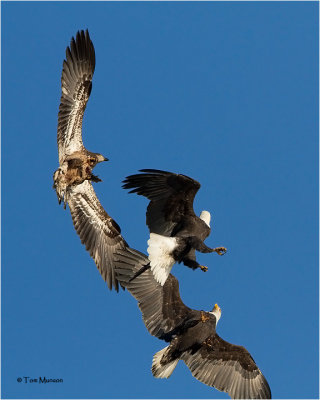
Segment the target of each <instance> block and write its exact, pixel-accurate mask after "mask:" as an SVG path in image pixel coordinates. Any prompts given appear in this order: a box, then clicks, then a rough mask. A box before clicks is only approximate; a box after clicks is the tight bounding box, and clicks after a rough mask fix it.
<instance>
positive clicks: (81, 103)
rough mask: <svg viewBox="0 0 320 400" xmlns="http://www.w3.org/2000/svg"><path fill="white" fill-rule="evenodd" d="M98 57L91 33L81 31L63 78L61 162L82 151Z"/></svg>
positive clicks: (73, 42) (68, 54)
mask: <svg viewBox="0 0 320 400" xmlns="http://www.w3.org/2000/svg"><path fill="white" fill-rule="evenodd" d="M94 68H95V53H94V47H93V44H92V41H91V39H90V36H89V33H88V30H86V32H84V31H80V32H78V33H77V35H76V39H74V38H72V39H71V43H70V47H67V49H66V60H64V61H63V69H62V76H61V89H62V95H61V100H60V107H59V114H58V138H57V140H58V150H59V162H60V164H61V163H62V162H63V159H64V157H65V156H66V155H67V154H71V153H73V152H74V151H78V150H82V149H83V144H82V119H83V114H84V110H85V108H86V105H87V101H88V99H89V96H90V92H91V88H92V83H91V81H92V76H93V72H94Z"/></svg>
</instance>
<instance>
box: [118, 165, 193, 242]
mask: <svg viewBox="0 0 320 400" xmlns="http://www.w3.org/2000/svg"><path fill="white" fill-rule="evenodd" d="M140 171H141V172H143V174H136V175H130V176H128V177H127V178H126V179H125V180H124V181H123V183H124V185H123V188H124V189H132V190H131V191H130V192H129V193H137V194H138V195H141V196H145V197H147V198H148V199H149V200H150V203H149V205H148V208H147V225H148V227H149V230H150V232H154V233H158V234H159V235H165V236H170V235H171V233H172V231H173V229H174V227H175V226H176V225H177V224H178V223H179V222H180V221H181V219H182V218H183V217H184V216H186V215H189V216H195V213H194V210H193V200H194V197H195V195H196V193H197V191H198V190H199V188H200V183H199V182H197V181H195V180H194V179H192V178H189V177H188V176H185V175H180V174H174V173H171V172H167V171H160V170H156V169H141V170H140Z"/></svg>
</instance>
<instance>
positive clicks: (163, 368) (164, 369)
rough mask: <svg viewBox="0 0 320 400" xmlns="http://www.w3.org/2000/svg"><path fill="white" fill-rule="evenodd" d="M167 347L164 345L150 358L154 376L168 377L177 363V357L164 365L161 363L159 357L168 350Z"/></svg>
mask: <svg viewBox="0 0 320 400" xmlns="http://www.w3.org/2000/svg"><path fill="white" fill-rule="evenodd" d="M168 347H169V346H167V347H165V348H164V349H162V350H160V351H158V353H156V354H155V355H154V356H153V360H152V368H151V370H152V374H153V376H154V377H155V378H169V376H170V375H171V374H172V372H173V370H174V369H175V367H176V366H177V364H178V361H179V358H177V359H176V360H173V361H171V362H169V363H167V364H165V365H161V359H162V356H163V355H164V353H165V352H166V351H167V350H168Z"/></svg>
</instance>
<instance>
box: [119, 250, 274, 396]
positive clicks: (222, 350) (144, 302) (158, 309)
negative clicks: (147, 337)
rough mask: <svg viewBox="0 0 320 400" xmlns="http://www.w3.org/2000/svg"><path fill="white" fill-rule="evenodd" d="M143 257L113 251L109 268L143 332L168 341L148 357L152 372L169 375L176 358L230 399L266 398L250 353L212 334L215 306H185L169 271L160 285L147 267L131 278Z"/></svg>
mask: <svg viewBox="0 0 320 400" xmlns="http://www.w3.org/2000/svg"><path fill="white" fill-rule="evenodd" d="M148 262H149V259H148V257H146V256H145V255H144V254H142V253H140V252H138V251H136V250H133V249H130V248H127V249H124V250H119V251H118V252H117V260H115V272H116V277H117V279H118V280H119V282H120V283H121V284H122V285H123V286H124V287H125V288H126V289H127V290H128V291H129V292H130V293H131V294H132V296H133V297H134V298H135V299H136V300H137V301H138V305H139V308H140V310H141V312H142V318H143V321H144V324H145V326H146V328H147V329H148V331H149V333H150V334H151V335H153V336H156V337H157V338H159V339H162V340H165V341H166V342H169V345H168V346H167V347H165V348H164V349H162V350H160V351H158V352H157V353H156V354H155V355H154V357H153V362H152V368H151V370H152V373H153V375H154V376H155V377H156V378H169V376H170V375H171V374H172V372H173V371H174V369H175V367H176V365H177V364H178V362H179V360H182V361H184V362H185V364H186V365H187V366H188V368H189V369H190V371H191V373H192V375H193V376H194V377H195V378H196V379H198V380H199V381H200V382H202V383H204V384H206V385H209V386H213V387H215V388H216V389H218V390H220V391H224V392H227V393H228V394H229V395H230V396H231V397H232V398H234V399H270V398H271V391H270V387H269V385H268V382H267V380H266V378H265V377H264V376H263V374H262V372H261V371H260V369H259V368H258V366H257V365H256V363H255V362H254V360H253V358H252V357H251V355H250V353H249V352H248V351H247V350H246V349H245V348H244V347H243V346H237V345H234V344H231V343H228V342H226V341H225V340H223V339H222V338H220V337H219V335H218V334H217V333H216V326H217V322H218V321H219V319H220V316H221V309H220V308H219V307H218V306H217V305H215V307H214V309H213V310H212V311H210V312H206V311H199V310H193V309H191V308H189V307H187V306H186V305H185V304H184V303H183V302H182V300H181V298H180V293H179V282H178V281H177V279H176V278H175V277H174V276H173V275H172V274H169V275H168V278H167V279H166V281H165V283H164V284H163V285H161V284H160V283H159V282H158V281H157V280H156V278H155V276H154V274H153V273H152V270H151V269H146V270H144V271H143V272H142V273H141V274H139V275H137V276H136V278H135V279H133V280H132V276H134V275H136V273H137V271H139V270H141V268H142V267H143V266H144V265H146V264H148Z"/></svg>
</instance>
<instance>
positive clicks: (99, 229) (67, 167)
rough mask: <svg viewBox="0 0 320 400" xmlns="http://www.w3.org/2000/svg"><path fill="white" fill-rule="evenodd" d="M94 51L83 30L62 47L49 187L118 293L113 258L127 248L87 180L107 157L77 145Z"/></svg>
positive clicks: (88, 88) (93, 64)
mask: <svg viewBox="0 0 320 400" xmlns="http://www.w3.org/2000/svg"><path fill="white" fill-rule="evenodd" d="M94 68H95V53H94V47H93V44H92V41H91V40H90V37H89V33H88V31H86V32H84V31H80V32H78V33H77V35H76V39H74V38H72V39H71V44H70V47H67V50H66V60H65V61H64V62H63V70H62V77H61V85H62V96H61V103H60V107H59V115H58V149H59V162H60V167H59V168H58V170H57V171H56V172H55V173H54V186H53V187H54V188H55V189H56V192H57V196H58V200H59V203H61V201H62V200H63V201H64V208H66V204H67V203H68V204H69V208H70V212H71V216H72V220H73V224H74V227H75V229H76V231H77V233H78V235H79V236H80V239H81V242H82V243H83V244H84V245H85V246H86V249H87V250H88V251H89V253H90V255H91V257H92V258H93V259H94V261H95V263H96V265H97V267H98V270H99V271H100V273H101V275H102V277H103V279H104V280H105V281H106V282H107V285H108V287H109V289H112V288H113V287H114V288H115V289H116V290H117V291H118V290H119V283H118V281H117V279H116V277H115V273H114V266H113V258H114V254H115V252H116V251H117V250H119V249H123V248H125V247H127V246H128V245H127V243H126V242H125V240H124V239H123V237H122V236H121V230H120V227H119V225H118V224H117V223H116V222H115V221H114V220H113V219H112V218H111V217H110V216H109V215H108V214H107V212H106V211H105V210H104V209H103V207H102V205H101V204H100V202H99V200H98V198H97V196H96V193H95V191H94V189H93V187H92V184H91V182H90V181H93V182H98V181H100V179H99V178H98V177H97V176H95V175H93V174H92V169H93V167H94V166H95V165H96V164H97V163H98V162H101V161H106V160H107V159H106V158H105V157H104V156H102V155H101V154H98V153H92V152H90V151H88V150H86V149H85V147H84V146H83V143H82V119H83V113H84V110H85V108H86V104H87V101H88V99H89V95H90V92H91V86H92V84H91V80H92V76H93V72H94Z"/></svg>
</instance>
